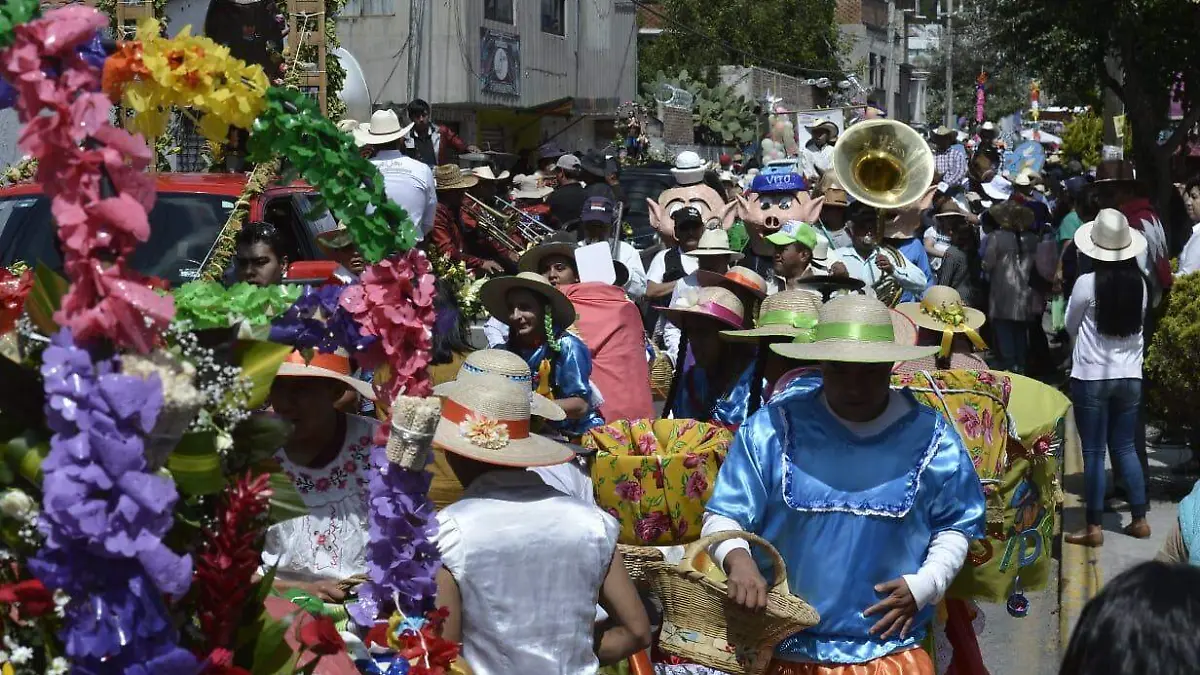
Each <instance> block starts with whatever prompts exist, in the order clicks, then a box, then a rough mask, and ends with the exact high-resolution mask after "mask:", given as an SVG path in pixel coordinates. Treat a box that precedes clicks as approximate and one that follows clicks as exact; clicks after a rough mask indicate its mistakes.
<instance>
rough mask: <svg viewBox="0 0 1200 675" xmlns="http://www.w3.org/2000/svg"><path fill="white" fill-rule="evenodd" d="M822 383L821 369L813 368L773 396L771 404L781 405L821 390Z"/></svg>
mask: <svg viewBox="0 0 1200 675" xmlns="http://www.w3.org/2000/svg"><path fill="white" fill-rule="evenodd" d="M822 382H824V379H823V376H822V375H821V369H820V368H813V369H812V370H811V371H809V372H807V373H805V374H803V375H801V376H800V377H797V378H794V379H792V380H791V381H790V382H788V383H787V384H785V385H784V386H783V388H782V389H780V390H779V391H776V392H774V393H773V394H771V403H774V404H779V403H782V402H784V401H787V400H788V399H792V398H795V397H797V396H800V395H802V394H807V393H809V392H811V391H815V390H817V389H820V388H821V383H822Z"/></svg>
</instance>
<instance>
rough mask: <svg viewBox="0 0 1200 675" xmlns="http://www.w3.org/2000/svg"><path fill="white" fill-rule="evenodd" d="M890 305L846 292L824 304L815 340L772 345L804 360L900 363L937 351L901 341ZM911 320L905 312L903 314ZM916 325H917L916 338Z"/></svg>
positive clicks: (786, 354)
mask: <svg viewBox="0 0 1200 675" xmlns="http://www.w3.org/2000/svg"><path fill="white" fill-rule="evenodd" d="M892 314H893V313H892V311H891V310H890V309H889V308H888V306H887V305H885V304H883V303H882V302H880V301H879V300H876V299H875V298H870V297H867V296H865V295H844V296H841V297H838V298H834V299H833V300H830V301H829V302H827V303H825V304H824V305H822V306H821V311H820V313H819V316H818V320H817V327H816V328H815V329H814V330H813V338H814V341H813V342H811V343H808V344H803V343H797V342H789V343H784V344H776V345H771V349H772V350H773V351H774V352H775V353H776V354H779V355H780V356H784V357H787V358H790V359H800V360H803V361H834V362H840V363H896V362H897V361H910V360H912V359H919V358H921V357H924V356H929V355H931V354H933V353H935V352H936V351H937V350H938V348H937V347H917V346H915V345H911V344H900V343H899V342H897V341H896V340H897V335H896V329H895V327H894V326H893V323H892ZM899 316H900V317H902V318H903V320H904V321H908V318H907V317H904V315H902V314H901V315H899ZM915 333H916V327H915V326H913V334H914V336H913V337H914V339H915Z"/></svg>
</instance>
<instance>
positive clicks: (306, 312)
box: [271, 284, 376, 356]
mask: <svg viewBox="0 0 1200 675" xmlns="http://www.w3.org/2000/svg"><path fill="white" fill-rule="evenodd" d="M342 290H343V287H342V286H335V285H333V284H327V285H325V286H321V287H320V288H314V287H312V286H305V287H304V290H303V291H302V292H301V293H300V297H299V298H298V299H297V300H296V302H295V303H294V304H293V305H292V306H291V307H289V308H288V309H287V311H285V312H284V313H283V314H282V315H280V316H278V317H276V318H275V319H274V320H272V321H271V342H279V343H282V344H287V345H292V346H293V347H295V348H296V349H315V350H317V351H319V352H321V353H323V354H332V353H334V352H336V351H337V350H338V349H344V350H346V352H347V353H349V354H350V355H351V356H359V355H361V354H364V353H366V351H367V350H368V349H370V348H371V346H372V345H374V344H375V341H376V338H375V336H373V335H364V334H363V333H362V331H361V330H359V326H358V323H357V322H355V320H354V317H353V316H352V315H351V314H350V313H349V312H347V311H346V309H345V308H343V307H342V306H341V305H340V304H339V300H340V299H341V294H342Z"/></svg>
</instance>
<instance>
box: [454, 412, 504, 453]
mask: <svg viewBox="0 0 1200 675" xmlns="http://www.w3.org/2000/svg"><path fill="white" fill-rule="evenodd" d="M458 432H459V433H460V434H462V437H463V438H465V439H467V442H469V443H470V444H471V445H474V446H478V447H480V448H484V449H485V450H500V449H501V448H503V447H505V446H506V445H508V427H507V426H506V425H505V424H504V423H503V422H500V421H499V420H493V419H488V418H487V417H484V416H482V415H477V414H475V413H471V414H469V415H467V419H465V420H463V421H462V422H459V423H458Z"/></svg>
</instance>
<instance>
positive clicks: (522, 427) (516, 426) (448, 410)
mask: <svg viewBox="0 0 1200 675" xmlns="http://www.w3.org/2000/svg"><path fill="white" fill-rule="evenodd" d="M442 419H444V420H446V421H447V422H453V423H454V424H461V423H463V422H469V421H472V420H486V421H488V422H495V423H496V424H499V425H501V426H503V427H504V428H505V429H507V430H508V438H509V440H519V439H522V438H529V419H528V418H527V419H523V420H497V419H492V418H490V417H486V416H484V415H481V414H479V413H477V412H475V411H473V410H468V409H467V408H465V407H463V406H461V405H459V404H458V403H455V402H454V401H453V400H451V399H446V400H445V402H444V403H442Z"/></svg>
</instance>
